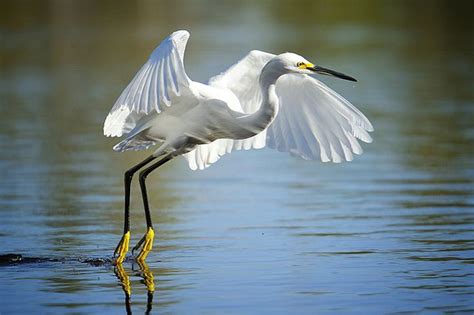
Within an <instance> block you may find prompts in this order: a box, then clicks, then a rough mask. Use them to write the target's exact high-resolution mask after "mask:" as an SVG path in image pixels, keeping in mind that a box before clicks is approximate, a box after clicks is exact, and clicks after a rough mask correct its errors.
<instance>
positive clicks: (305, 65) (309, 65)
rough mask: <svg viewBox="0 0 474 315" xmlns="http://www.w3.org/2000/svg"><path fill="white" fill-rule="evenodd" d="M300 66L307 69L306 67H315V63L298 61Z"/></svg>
mask: <svg viewBox="0 0 474 315" xmlns="http://www.w3.org/2000/svg"><path fill="white" fill-rule="evenodd" d="M297 66H298V68H300V69H306V68H312V67H314V65H313V64H312V63H311V62H308V63H304V62H300V63H298V65H297Z"/></svg>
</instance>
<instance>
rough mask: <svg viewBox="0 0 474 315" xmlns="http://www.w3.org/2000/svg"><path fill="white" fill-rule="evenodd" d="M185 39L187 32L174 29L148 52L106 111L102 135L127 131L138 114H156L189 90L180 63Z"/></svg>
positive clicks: (120, 133) (141, 115)
mask: <svg viewBox="0 0 474 315" xmlns="http://www.w3.org/2000/svg"><path fill="white" fill-rule="evenodd" d="M188 38H189V32H187V31H177V32H174V33H173V34H171V35H170V36H168V37H167V38H166V39H165V40H163V42H161V44H160V45H159V46H158V47H157V48H156V49H155V50H154V51H153V52H152V54H151V55H150V58H149V59H148V61H147V62H146V63H145V64H144V65H143V67H142V68H141V69H140V70H139V71H138V72H137V74H136V75H135V77H134V78H133V79H132V81H131V82H130V83H129V84H128V86H127V87H126V88H125V90H124V91H123V92H122V94H121V95H120V97H119V98H118V99H117V101H116V102H115V104H114V106H113V107H112V109H111V110H110V112H109V114H108V116H107V118H106V119H105V123H104V135H106V136H112V137H119V136H122V135H123V134H126V133H128V132H130V131H131V130H132V129H133V128H134V127H135V125H136V123H137V121H138V120H139V119H140V118H141V117H143V116H145V115H147V114H149V113H151V112H153V111H156V112H157V113H160V112H161V111H162V110H163V109H164V108H165V107H168V106H170V105H171V103H172V99H173V98H174V97H176V96H179V95H181V94H182V93H183V91H187V90H189V86H190V80H189V78H188V76H187V75H186V72H185V71H184V62H183V59H184V51H185V48H186V43H187V41H188Z"/></svg>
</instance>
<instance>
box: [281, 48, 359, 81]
mask: <svg viewBox="0 0 474 315" xmlns="http://www.w3.org/2000/svg"><path fill="white" fill-rule="evenodd" d="M272 62H273V67H275V69H278V68H279V69H280V70H281V71H283V72H284V73H303V74H310V75H311V74H324V75H330V76H334V77H337V78H340V79H344V80H349V81H357V80H356V79H354V78H353V77H351V76H348V75H345V74H343V73H340V72H337V71H334V70H331V69H327V68H323V67H321V66H316V65H314V64H312V63H311V62H309V61H308V60H306V59H305V58H304V57H301V56H299V55H297V54H294V53H289V52H287V53H284V54H280V55H278V56H276V57H275V58H273V59H272Z"/></svg>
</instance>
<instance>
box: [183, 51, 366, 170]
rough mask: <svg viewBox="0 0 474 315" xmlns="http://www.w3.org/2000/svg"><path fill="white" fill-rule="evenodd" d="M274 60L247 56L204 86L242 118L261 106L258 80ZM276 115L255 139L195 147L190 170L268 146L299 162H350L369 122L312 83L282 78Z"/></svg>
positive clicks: (301, 77) (189, 155) (306, 79)
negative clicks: (227, 99) (217, 90)
mask: <svg viewBox="0 0 474 315" xmlns="http://www.w3.org/2000/svg"><path fill="white" fill-rule="evenodd" d="M273 56H274V55H272V54H268V53H265V52H261V51H252V52H250V53H249V54H248V55H247V56H245V57H244V58H243V59H242V60H240V61H239V62H238V63H237V64H235V65H233V66H232V67H231V68H229V70H227V71H226V72H224V73H222V74H220V75H218V76H216V77H214V78H212V79H211V80H210V84H212V85H215V86H219V87H224V88H228V89H230V90H232V91H233V92H234V93H235V94H236V96H237V97H238V99H239V100H240V102H241V105H242V110H243V112H245V113H252V112H254V111H256V110H257V109H258V107H259V106H260V103H261V92H260V86H259V82H258V77H259V75H260V72H261V70H262V68H263V66H264V65H265V64H266V63H267V62H268V61H269V60H270V59H271V58H273ZM276 93H277V96H278V98H279V103H280V110H279V112H278V115H277V116H276V118H275V120H274V121H273V122H272V124H271V125H270V126H269V127H268V128H267V129H266V130H264V131H263V132H261V133H259V134H258V135H256V136H254V137H251V138H248V139H245V140H231V139H219V140H216V141H214V142H212V143H210V144H204V145H199V146H197V147H196V149H194V150H193V151H191V152H189V153H187V154H186V155H185V158H186V159H187V160H188V162H189V166H190V168H191V169H197V168H199V169H204V168H206V167H208V166H210V165H211V164H212V163H214V162H216V161H217V160H218V159H219V158H220V157H221V156H222V155H224V154H226V153H230V152H232V150H233V149H234V150H240V149H245V150H248V149H252V148H254V149H258V148H263V147H265V146H268V147H270V148H273V149H277V150H279V151H283V152H289V153H290V154H292V155H296V156H300V157H302V158H304V159H308V160H315V159H320V160H322V161H323V162H329V161H332V162H335V163H339V162H342V161H343V160H346V161H351V160H352V159H353V153H354V154H361V153H362V148H361V146H360V144H359V142H358V140H357V139H359V140H362V141H364V142H371V141H372V138H371V137H370V135H369V134H368V132H370V131H373V127H372V125H371V123H370V122H369V120H368V119H367V118H366V117H365V116H364V114H362V113H361V112H360V111H359V110H358V109H357V108H356V107H354V106H353V105H352V104H351V103H349V102H348V101H347V100H346V99H344V98H343V97H342V96H340V95H339V94H338V93H336V92H335V91H333V90H332V89H330V88H329V87H327V86H326V85H324V84H323V83H322V82H320V81H318V80H316V79H315V78H313V77H310V76H308V75H304V74H286V75H283V76H282V77H280V79H278V81H277V83H276Z"/></svg>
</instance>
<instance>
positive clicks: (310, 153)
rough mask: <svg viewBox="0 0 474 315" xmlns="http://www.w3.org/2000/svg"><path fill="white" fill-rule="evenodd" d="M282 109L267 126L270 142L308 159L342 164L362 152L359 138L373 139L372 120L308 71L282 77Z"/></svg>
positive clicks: (279, 83)
mask: <svg viewBox="0 0 474 315" xmlns="http://www.w3.org/2000/svg"><path fill="white" fill-rule="evenodd" d="M276 93H277V95H278V98H279V101H280V111H279V113H278V115H277V117H276V118H275V120H274V121H273V123H272V124H271V125H270V126H269V127H268V128H267V143H266V144H267V145H268V146H269V147H270V148H273V149H277V150H279V151H283V152H290V153H291V154H293V155H297V156H300V157H302V158H303V159H307V160H315V159H321V160H322V161H323V162H329V161H332V162H335V163H339V162H342V161H344V160H346V161H351V160H352V159H353V155H352V153H355V154H361V153H362V148H361V147H360V145H359V143H358V142H357V140H356V139H360V140H362V141H364V142H371V141H372V138H371V137H370V135H369V134H368V131H373V130H374V129H373V127H372V125H371V123H370V122H369V120H368V119H367V118H366V117H365V116H364V114H362V113H361V112H360V111H359V110H358V109H357V108H356V107H354V106H353V105H352V104H351V103H349V102H348V101H347V100H346V99H344V98H343V97H342V96H340V95H339V94H337V93H336V92H334V91H333V90H331V89H330V88H329V87H327V86H326V85H324V84H323V83H322V82H320V81H318V80H316V79H315V78H313V77H310V76H308V75H304V74H287V75H284V76H282V77H281V78H280V79H278V81H277V83H276Z"/></svg>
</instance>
